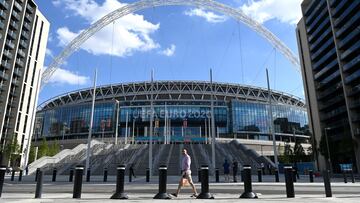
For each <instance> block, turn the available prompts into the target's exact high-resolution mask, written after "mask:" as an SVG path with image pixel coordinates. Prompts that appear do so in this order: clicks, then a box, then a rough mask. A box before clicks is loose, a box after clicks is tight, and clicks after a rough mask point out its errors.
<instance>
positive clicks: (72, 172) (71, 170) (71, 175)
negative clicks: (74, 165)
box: [69, 169, 74, 182]
mask: <svg viewBox="0 0 360 203" xmlns="http://www.w3.org/2000/svg"><path fill="white" fill-rule="evenodd" d="M73 178H74V169H70V174H69V182H73Z"/></svg>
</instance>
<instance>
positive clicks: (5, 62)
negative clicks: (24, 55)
mask: <svg viewBox="0 0 360 203" xmlns="http://www.w3.org/2000/svg"><path fill="white" fill-rule="evenodd" d="M0 65H1V67H3V68H5V69H7V70H10V63H9V62H8V60H2V61H1V64H0Z"/></svg>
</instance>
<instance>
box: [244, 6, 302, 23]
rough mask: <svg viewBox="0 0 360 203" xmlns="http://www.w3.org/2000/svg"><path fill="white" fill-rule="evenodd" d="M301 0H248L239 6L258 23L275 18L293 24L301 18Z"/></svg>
mask: <svg viewBox="0 0 360 203" xmlns="http://www.w3.org/2000/svg"><path fill="white" fill-rule="evenodd" d="M302 1H303V0H259V1H254V0H249V1H248V3H245V4H244V5H242V6H241V7H240V9H241V10H242V11H243V12H244V13H245V14H247V15H249V16H251V17H252V18H254V19H255V20H256V21H258V22H259V23H264V22H266V21H268V20H272V19H277V20H279V21H280V22H283V23H288V24H291V25H295V24H296V23H298V22H299V20H300V19H301V16H302V14H301V7H300V5H301V2H302Z"/></svg>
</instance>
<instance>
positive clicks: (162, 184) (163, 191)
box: [154, 165, 171, 199]
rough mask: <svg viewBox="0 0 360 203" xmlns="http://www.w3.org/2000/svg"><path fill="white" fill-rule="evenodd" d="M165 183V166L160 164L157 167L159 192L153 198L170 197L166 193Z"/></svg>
mask: <svg viewBox="0 0 360 203" xmlns="http://www.w3.org/2000/svg"><path fill="white" fill-rule="evenodd" d="M166 184H167V167H166V165H161V166H160V167H159V193H157V194H156V195H155V197H154V199H171V197H170V195H169V194H168V193H166Z"/></svg>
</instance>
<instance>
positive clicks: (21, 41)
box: [19, 40, 28, 49]
mask: <svg viewBox="0 0 360 203" xmlns="http://www.w3.org/2000/svg"><path fill="white" fill-rule="evenodd" d="M19 44H20V47H22V48H23V49H26V48H27V46H28V44H27V43H26V41H25V40H20V43H19Z"/></svg>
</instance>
